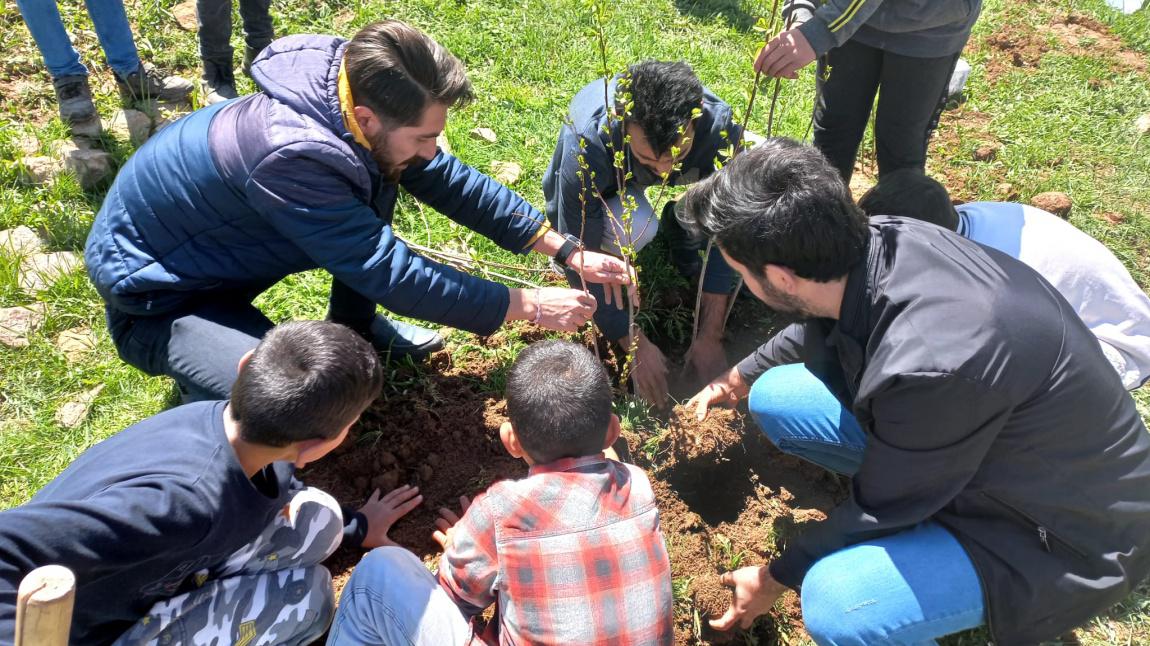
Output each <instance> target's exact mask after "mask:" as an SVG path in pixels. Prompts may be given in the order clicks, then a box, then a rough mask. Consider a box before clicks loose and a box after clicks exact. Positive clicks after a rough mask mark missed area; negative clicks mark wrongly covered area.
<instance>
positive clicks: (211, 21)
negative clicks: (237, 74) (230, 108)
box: [196, 0, 233, 79]
mask: <svg viewBox="0 0 1150 646" xmlns="http://www.w3.org/2000/svg"><path fill="white" fill-rule="evenodd" d="M196 14H197V15H198V16H199V23H200V25H199V31H198V34H199V39H200V59H201V60H203V62H204V76H205V77H207V76H208V74H209V72H211V73H220V74H226V75H227V78H229V79H230V78H231V73H232V53H233V52H232V44H231V41H232V0H196ZM209 64H211V65H212V66H213V68H212V69H211V70H209V69H208V65H209Z"/></svg>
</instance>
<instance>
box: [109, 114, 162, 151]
mask: <svg viewBox="0 0 1150 646" xmlns="http://www.w3.org/2000/svg"><path fill="white" fill-rule="evenodd" d="M106 129H107V130H108V131H109V132H111V133H113V134H115V135H116V136H117V137H122V138H124V139H127V140H128V141H130V142H132V145H133V146H141V145H143V143H144V142H145V141H147V140H148V137H149V136H151V134H152V118H151V117H149V116H148V115H146V114H144V113H143V112H140V111H139V110H131V109H128V110H119V111H117V112H116V114H115V116H113V117H112V120H111V121H110V122H109V123H108V126H107V128H106Z"/></svg>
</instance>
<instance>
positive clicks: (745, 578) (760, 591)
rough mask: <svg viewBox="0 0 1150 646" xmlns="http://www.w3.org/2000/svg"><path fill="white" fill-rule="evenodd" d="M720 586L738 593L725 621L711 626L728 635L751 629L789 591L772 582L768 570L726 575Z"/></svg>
mask: <svg viewBox="0 0 1150 646" xmlns="http://www.w3.org/2000/svg"><path fill="white" fill-rule="evenodd" d="M719 583H722V584H723V585H725V586H727V587H728V588H732V589H733V590H734V595H733V597H732V599H731V607H730V608H727V612H725V613H723V616H722V617H719V618H718V619H712V620H710V621H708V622H707V623H709V624H710V625H711V628H714V629H715V630H718V631H721V632H726V631H728V630H730V629H732V628H734V627H735V626H738V627H739V628H743V629H746V628H750V627H751V624H752V623H754V622H755V619H756V618H757V617H759V616H761V615H765V614H767V612H769V611H770V609H771V607H772V606H774V605H775V601H777V600H778V598H779V595H781V594H782V593H783V591H784V590H785V589H786V588H784V587H783V584H781V583H779V582H778V581H775V580H774V579H773V578H771V573H770V571H769V570H768V569H767V567H766V566H751V567H745V568H739V569H738V570H735V571H733V572H724V573H723V575H722V576H721V577H719Z"/></svg>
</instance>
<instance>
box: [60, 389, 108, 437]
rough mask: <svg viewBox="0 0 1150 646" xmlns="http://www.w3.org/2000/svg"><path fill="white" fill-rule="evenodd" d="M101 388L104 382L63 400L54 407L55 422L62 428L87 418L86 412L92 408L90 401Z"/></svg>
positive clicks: (75, 424) (77, 424)
mask: <svg viewBox="0 0 1150 646" xmlns="http://www.w3.org/2000/svg"><path fill="white" fill-rule="evenodd" d="M103 389H104V384H100V385H98V386H96V387H95V388H93V389H91V390H87V391H85V392H82V393H80V394H79V395H76V397H74V398H73V399H70V400H69V401H67V402H65V403H64V405H63V406H60V408H58V409H56V423H57V424H59V425H60V426H63V427H64V428H76V427H77V426H79V425H80V424H82V423H83V422H84V420H85V419H87V417H88V412H89V411H91V410H92V402H94V401H96V396H97V395H99V394H100V391H101V390H103Z"/></svg>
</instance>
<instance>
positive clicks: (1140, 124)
mask: <svg viewBox="0 0 1150 646" xmlns="http://www.w3.org/2000/svg"><path fill="white" fill-rule="evenodd" d="M1134 127H1135V128H1137V129H1138V132H1139V134H1143V135H1144V134H1147V133H1150V112H1148V113H1146V114H1144V115H1142V116H1140V117H1138V120H1137V121H1135V122H1134Z"/></svg>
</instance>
